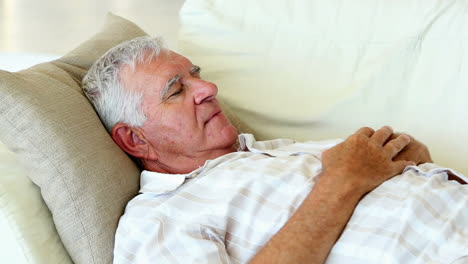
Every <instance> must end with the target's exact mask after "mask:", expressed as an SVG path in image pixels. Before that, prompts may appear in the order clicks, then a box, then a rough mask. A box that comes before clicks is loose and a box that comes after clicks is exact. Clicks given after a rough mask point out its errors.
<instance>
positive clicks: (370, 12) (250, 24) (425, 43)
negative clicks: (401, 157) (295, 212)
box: [179, 0, 468, 174]
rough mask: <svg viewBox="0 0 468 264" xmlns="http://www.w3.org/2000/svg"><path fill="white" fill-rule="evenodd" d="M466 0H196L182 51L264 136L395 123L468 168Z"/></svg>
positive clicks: (318, 134) (186, 17)
mask: <svg viewBox="0 0 468 264" xmlns="http://www.w3.org/2000/svg"><path fill="white" fill-rule="evenodd" d="M466 17H468V8H466V6H465V4H464V2H461V1H444V0H428V1H416V0H409V1H397V2H395V1H378V2H373V1H367V0H358V1H352V2H347V1H341V0H277V1H271V0H257V1H249V0H238V1H224V0H187V1H186V3H185V5H184V7H183V9H182V10H181V33H180V37H179V38H180V41H179V49H180V51H181V53H182V54H184V55H187V56H188V57H189V58H190V59H192V61H194V63H197V64H199V65H202V67H203V68H204V69H203V75H204V77H205V78H207V79H209V80H211V81H214V82H215V83H217V84H218V86H219V88H220V95H221V97H223V98H225V100H226V101H228V102H229V103H230V105H231V107H233V108H234V109H235V110H236V111H237V114H238V115H239V117H240V118H241V120H243V121H245V122H246V123H247V125H249V126H250V127H251V128H252V129H253V130H254V132H255V134H256V135H257V137H258V138H260V139H268V138H276V137H288V138H294V139H298V140H305V139H325V138H335V137H341V138H343V137H346V136H348V135H349V134H350V133H352V132H354V131H355V130H357V129H358V128H359V127H361V126H371V127H374V128H379V127H380V126H383V125H387V124H388V125H391V126H393V127H394V128H395V129H396V130H398V131H402V132H408V133H410V134H412V135H414V136H415V137H416V138H418V139H420V140H421V141H422V142H424V143H426V144H427V145H428V147H429V149H430V150H431V151H432V154H433V159H434V160H435V161H436V162H437V163H439V164H441V165H444V166H449V167H453V168H455V169H457V170H458V171H460V172H463V173H465V174H468V163H467V162H465V161H466V157H468V136H467V135H468V121H467V119H466V118H465V113H467V112H468V111H467V110H468V107H467V104H466V103H465V100H466V98H468V88H467V87H468V66H467V65H468V61H467V58H468V57H467V56H468V55H466V52H464V50H465V49H466V48H467V46H468V34H467V33H468V25H467V24H466V19H465V18H466Z"/></svg>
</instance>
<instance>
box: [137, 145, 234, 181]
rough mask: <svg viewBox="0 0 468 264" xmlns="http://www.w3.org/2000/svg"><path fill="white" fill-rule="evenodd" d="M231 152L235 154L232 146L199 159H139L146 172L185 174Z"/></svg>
mask: <svg viewBox="0 0 468 264" xmlns="http://www.w3.org/2000/svg"><path fill="white" fill-rule="evenodd" d="M232 152H236V148H235V146H234V145H233V146H230V147H228V148H225V149H218V150H215V151H210V152H209V153H206V154H204V155H202V156H201V157H187V156H177V157H174V158H166V159H165V158H163V157H160V158H159V159H157V160H147V159H141V164H142V166H143V168H144V169H145V170H147V171H155V172H159V173H167V174H187V173H190V172H192V171H194V170H196V169H198V168H200V167H201V166H203V165H204V164H205V162H206V161H208V160H213V159H216V158H219V157H221V156H223V155H226V154H229V153H232Z"/></svg>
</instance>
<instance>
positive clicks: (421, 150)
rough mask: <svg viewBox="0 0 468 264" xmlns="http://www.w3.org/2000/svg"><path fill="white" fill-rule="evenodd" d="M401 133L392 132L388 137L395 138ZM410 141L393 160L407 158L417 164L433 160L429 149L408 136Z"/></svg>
mask: <svg viewBox="0 0 468 264" xmlns="http://www.w3.org/2000/svg"><path fill="white" fill-rule="evenodd" d="M400 135H401V134H399V133H394V134H393V135H392V136H391V137H390V139H395V138H397V137H398V136H400ZM408 137H410V139H411V141H410V143H409V144H408V145H407V146H406V147H405V148H404V149H403V150H402V151H401V152H400V153H398V155H397V156H396V157H395V158H394V159H393V160H395V161H399V160H409V161H413V162H414V163H416V164H417V165H419V164H422V163H427V162H431V163H432V162H433V161H432V158H431V154H430V153H429V149H428V148H427V147H426V145H424V144H423V143H421V142H419V141H417V140H416V139H414V138H413V137H411V136H409V135H408Z"/></svg>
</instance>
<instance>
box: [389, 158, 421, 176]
mask: <svg viewBox="0 0 468 264" xmlns="http://www.w3.org/2000/svg"><path fill="white" fill-rule="evenodd" d="M393 164H394V173H396V174H401V173H402V172H403V170H404V169H405V168H406V167H408V166H416V163H415V162H413V161H407V160H400V161H396V162H394V163H393Z"/></svg>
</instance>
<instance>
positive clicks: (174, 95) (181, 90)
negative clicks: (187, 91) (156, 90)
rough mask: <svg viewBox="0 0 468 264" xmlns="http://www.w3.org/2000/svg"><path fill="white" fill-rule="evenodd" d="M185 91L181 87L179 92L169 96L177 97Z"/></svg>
mask: <svg viewBox="0 0 468 264" xmlns="http://www.w3.org/2000/svg"><path fill="white" fill-rule="evenodd" d="M183 91H184V89H183V88H180V89H179V90H177V92H175V93H173V94H171V96H169V97H176V96H177V95H179V94H181V93H182V92H183Z"/></svg>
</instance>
